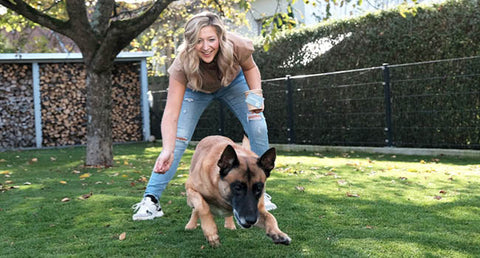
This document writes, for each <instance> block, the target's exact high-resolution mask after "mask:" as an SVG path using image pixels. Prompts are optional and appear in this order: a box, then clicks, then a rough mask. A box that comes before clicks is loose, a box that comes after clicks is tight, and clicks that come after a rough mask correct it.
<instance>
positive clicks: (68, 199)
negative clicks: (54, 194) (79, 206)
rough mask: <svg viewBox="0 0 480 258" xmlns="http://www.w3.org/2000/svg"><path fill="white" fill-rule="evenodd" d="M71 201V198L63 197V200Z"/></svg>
mask: <svg viewBox="0 0 480 258" xmlns="http://www.w3.org/2000/svg"><path fill="white" fill-rule="evenodd" d="M69 201H70V198H68V197H65V198H63V199H62V202H69Z"/></svg>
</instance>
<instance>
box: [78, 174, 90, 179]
mask: <svg viewBox="0 0 480 258" xmlns="http://www.w3.org/2000/svg"><path fill="white" fill-rule="evenodd" d="M90 176H91V175H90V173H85V174H82V175H80V178H87V177H90Z"/></svg>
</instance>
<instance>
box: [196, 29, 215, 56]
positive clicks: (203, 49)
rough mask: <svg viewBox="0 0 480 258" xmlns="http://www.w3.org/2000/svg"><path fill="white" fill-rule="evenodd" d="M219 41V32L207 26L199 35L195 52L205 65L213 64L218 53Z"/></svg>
mask: <svg viewBox="0 0 480 258" xmlns="http://www.w3.org/2000/svg"><path fill="white" fill-rule="evenodd" d="M218 47H219V41H218V35H217V30H216V29H215V27H213V26H207V27H204V28H202V29H201V30H200V33H199V34H198V40H197V44H196V45H195V50H196V51H197V55H198V57H199V58H200V59H202V60H203V62H205V63H211V62H212V61H213V59H214V58H215V56H216V55H217V53H218Z"/></svg>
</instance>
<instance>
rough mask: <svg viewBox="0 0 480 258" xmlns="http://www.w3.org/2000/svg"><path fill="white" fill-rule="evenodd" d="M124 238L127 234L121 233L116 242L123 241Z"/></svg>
mask: <svg viewBox="0 0 480 258" xmlns="http://www.w3.org/2000/svg"><path fill="white" fill-rule="evenodd" d="M126 237H127V232H123V233H122V234H120V236H118V240H120V241H123V240H125V238H126Z"/></svg>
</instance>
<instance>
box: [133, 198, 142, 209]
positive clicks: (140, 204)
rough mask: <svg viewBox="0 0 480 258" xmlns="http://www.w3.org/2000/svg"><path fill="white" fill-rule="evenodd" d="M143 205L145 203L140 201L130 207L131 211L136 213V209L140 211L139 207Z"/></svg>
mask: <svg viewBox="0 0 480 258" xmlns="http://www.w3.org/2000/svg"><path fill="white" fill-rule="evenodd" d="M144 203H145V200H142V201H141V202H139V203H136V204H134V205H132V209H133V210H134V211H137V210H138V209H140V207H141V206H142V205H143V204H144Z"/></svg>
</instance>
